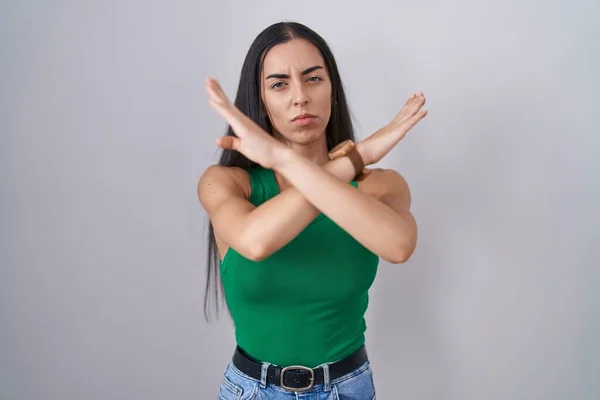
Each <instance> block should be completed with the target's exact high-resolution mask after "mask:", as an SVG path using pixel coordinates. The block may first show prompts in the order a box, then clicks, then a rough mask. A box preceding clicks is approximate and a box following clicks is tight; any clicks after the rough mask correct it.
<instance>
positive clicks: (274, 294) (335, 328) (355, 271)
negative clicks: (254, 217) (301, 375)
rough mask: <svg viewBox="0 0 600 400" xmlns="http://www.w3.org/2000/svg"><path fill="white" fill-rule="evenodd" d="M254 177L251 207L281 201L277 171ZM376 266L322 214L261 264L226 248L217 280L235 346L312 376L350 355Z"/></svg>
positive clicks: (257, 170)
mask: <svg viewBox="0 0 600 400" xmlns="http://www.w3.org/2000/svg"><path fill="white" fill-rule="evenodd" d="M249 174H250V183H251V190H252V191H251V195H250V199H249V201H250V202H251V203H252V204H254V205H255V206H259V205H260V204H262V203H264V202H265V201H267V200H269V199H270V198H272V197H274V196H276V195H277V194H279V186H278V185H277V181H276V180H275V175H274V173H273V171H272V170H270V169H265V168H262V167H260V166H258V167H254V168H251V169H250V170H249ZM350 184H351V185H352V186H354V187H357V182H356V181H352V182H351V183H350ZM355 218H360V215H356V216H355ZM258 234H260V233H259V232H257V235H258ZM378 264H379V257H378V256H377V255H376V254H373V253H372V252H371V251H369V250H367V249H366V248H365V247H364V246H363V245H361V244H360V243H359V242H357V241H356V240H355V239H354V238H353V237H352V236H350V235H349V234H348V233H346V231H344V230H343V229H342V228H340V227H339V226H338V225H337V224H336V223H334V222H333V221H331V220H330V219H329V218H328V217H327V216H325V215H324V214H323V213H321V214H320V215H319V216H317V217H316V218H315V219H314V220H313V221H312V222H311V223H310V224H309V225H308V226H307V227H306V228H305V229H304V230H303V231H302V232H300V234H299V235H298V236H296V237H295V238H294V239H293V240H292V241H291V242H289V243H288V244H287V245H285V246H284V247H282V248H281V249H279V250H278V251H277V252H275V253H274V254H272V255H271V256H269V257H268V258H266V259H265V260H263V261H251V260H249V259H247V258H245V257H244V256H242V255H240V254H239V253H238V252H236V251H235V250H234V249H233V248H229V250H228V251H227V254H225V257H224V259H223V260H222V261H221V265H220V272H221V279H222V281H223V287H224V289H225V299H226V302H227V306H228V307H229V310H230V312H231V316H232V318H233V322H234V325H235V337H236V341H237V344H238V345H239V346H240V347H241V348H242V349H244V350H245V351H246V352H247V353H248V354H250V355H251V356H252V357H254V358H256V359H258V360H260V361H267V362H270V363H273V364H275V365H280V366H289V365H304V366H307V367H311V368H313V367H316V366H318V365H320V364H322V363H325V362H334V361H337V360H339V359H341V358H343V357H345V356H346V355H349V354H351V353H352V352H354V351H355V350H357V349H358V348H359V347H360V346H361V345H362V344H363V343H364V342H365V331H366V329H367V328H366V324H365V319H364V314H365V312H366V310H367V305H368V302H369V297H368V290H369V288H370V287H371V285H372V284H373V281H374V280H375V275H376V273H377V266H378Z"/></svg>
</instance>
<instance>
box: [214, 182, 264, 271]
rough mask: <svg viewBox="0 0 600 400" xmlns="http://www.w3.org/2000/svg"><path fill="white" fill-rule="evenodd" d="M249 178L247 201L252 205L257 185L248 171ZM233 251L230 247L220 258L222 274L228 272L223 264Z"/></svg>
mask: <svg viewBox="0 0 600 400" xmlns="http://www.w3.org/2000/svg"><path fill="white" fill-rule="evenodd" d="M248 178H249V184H250V193H249V196H248V199H247V200H248V201H249V202H251V203H252V196H253V195H254V193H255V192H256V190H252V189H253V186H255V185H254V184H253V182H254V178H253V177H252V171H251V170H248ZM231 251H232V249H231V247H228V248H227V251H226V252H225V255H224V256H223V259H221V257H220V256H219V270H220V273H221V274H223V273H225V271H226V270H227V265H225V266H224V265H223V264H224V263H225V261H227V258H228V256H229V254H230V253H231Z"/></svg>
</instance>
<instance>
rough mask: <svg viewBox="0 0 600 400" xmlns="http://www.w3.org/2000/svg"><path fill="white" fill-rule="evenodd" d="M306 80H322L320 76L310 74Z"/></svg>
mask: <svg viewBox="0 0 600 400" xmlns="http://www.w3.org/2000/svg"><path fill="white" fill-rule="evenodd" d="M308 80H309V81H311V82H318V81H322V80H323V79H321V77H320V76H311V77H310V78H308Z"/></svg>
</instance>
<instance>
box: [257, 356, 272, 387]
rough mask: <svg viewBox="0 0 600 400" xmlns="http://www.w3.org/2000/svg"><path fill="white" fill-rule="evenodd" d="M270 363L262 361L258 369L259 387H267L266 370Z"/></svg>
mask: <svg viewBox="0 0 600 400" xmlns="http://www.w3.org/2000/svg"><path fill="white" fill-rule="evenodd" d="M270 365H271V363H270V362H263V363H262V367H261V370H260V387H261V388H262V389H264V388H266V387H267V370H268V369H269V366H270Z"/></svg>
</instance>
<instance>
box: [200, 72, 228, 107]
mask: <svg viewBox="0 0 600 400" xmlns="http://www.w3.org/2000/svg"><path fill="white" fill-rule="evenodd" d="M206 92H207V93H208V96H209V98H210V99H211V100H213V101H214V102H215V103H217V104H222V105H224V106H227V105H230V104H231V102H230V101H229V99H228V98H227V95H226V94H225V92H224V91H223V89H222V88H221V85H219V82H217V80H216V79H214V78H206Z"/></svg>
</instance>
